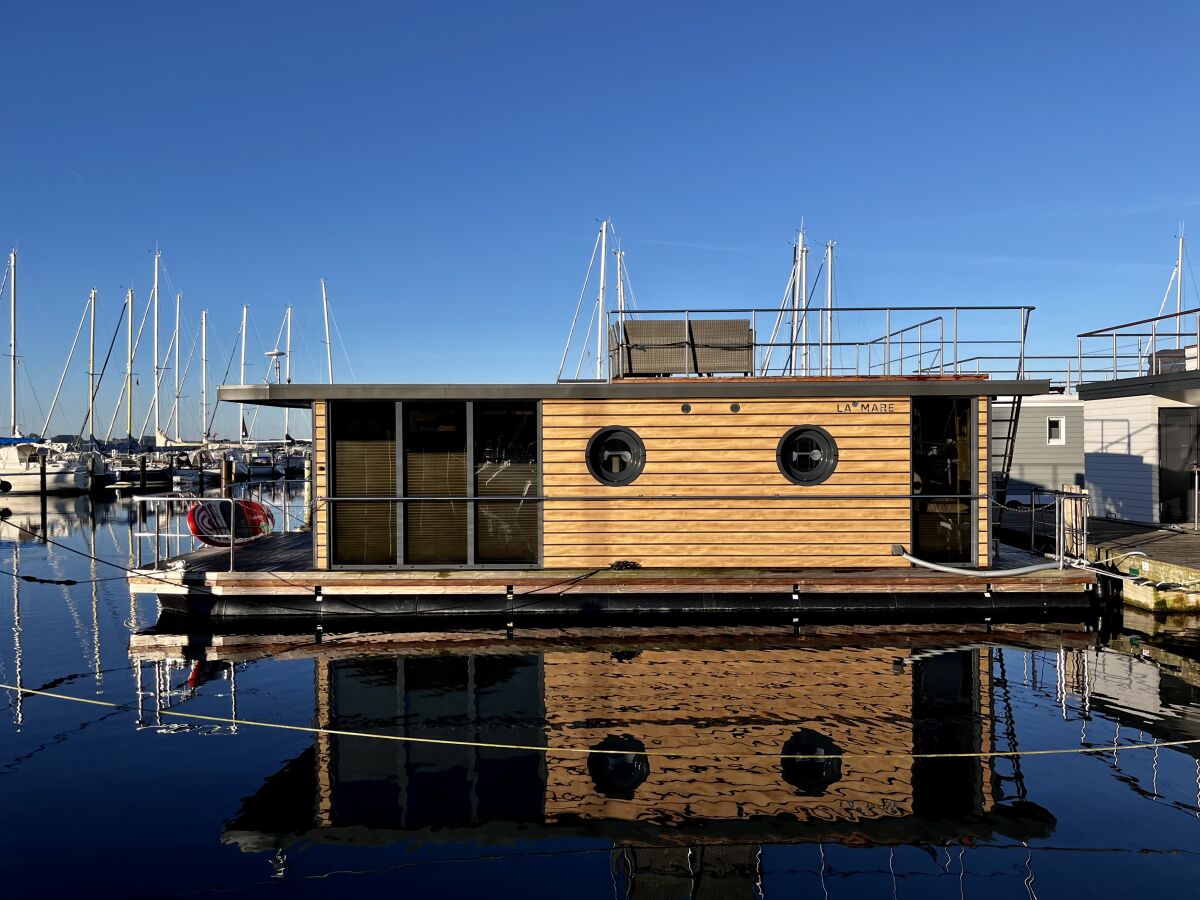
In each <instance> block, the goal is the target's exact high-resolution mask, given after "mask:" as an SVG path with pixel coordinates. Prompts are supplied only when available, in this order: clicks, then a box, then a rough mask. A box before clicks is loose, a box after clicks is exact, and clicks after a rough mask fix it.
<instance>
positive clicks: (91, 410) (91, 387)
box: [88, 288, 96, 450]
mask: <svg viewBox="0 0 1200 900" xmlns="http://www.w3.org/2000/svg"><path fill="white" fill-rule="evenodd" d="M90 305H91V317H92V322H91V328H90V334H89V337H88V446H90V447H91V448H92V449H93V450H95V449H96V421H95V419H94V418H93V416H94V415H95V412H96V289H95V288H92V300H91V304H90Z"/></svg>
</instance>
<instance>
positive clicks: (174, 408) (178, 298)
mask: <svg viewBox="0 0 1200 900" xmlns="http://www.w3.org/2000/svg"><path fill="white" fill-rule="evenodd" d="M182 302H183V294H178V293H177V294H176V295H175V402H174V403H173V404H172V406H171V414H172V415H173V416H174V417H175V443H177V444H178V443H179V419H180V415H179V305H180V304H181V303H182Z"/></svg>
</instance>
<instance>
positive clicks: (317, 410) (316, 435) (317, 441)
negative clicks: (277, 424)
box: [312, 400, 329, 570]
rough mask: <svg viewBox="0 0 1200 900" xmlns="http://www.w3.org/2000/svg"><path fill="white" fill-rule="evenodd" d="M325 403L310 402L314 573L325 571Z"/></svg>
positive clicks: (327, 493)
mask: <svg viewBox="0 0 1200 900" xmlns="http://www.w3.org/2000/svg"><path fill="white" fill-rule="evenodd" d="M328 406H329V405H328V404H327V403H326V402H325V401H324V400H318V401H316V402H314V403H313V409H312V413H313V496H314V498H315V499H316V509H315V511H314V513H313V556H314V557H315V558H314V560H313V567H314V568H315V569H317V570H323V569H328V568H329V504H328V503H325V502H324V501H323V500H322V498H324V497H328V496H329V443H328V442H329V417H328Z"/></svg>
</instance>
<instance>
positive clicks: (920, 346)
mask: <svg viewBox="0 0 1200 900" xmlns="http://www.w3.org/2000/svg"><path fill="white" fill-rule="evenodd" d="M924 337H925V323H924V322H922V323H921V324H920V325H918V326H917V374H918V375H920V374H922V372H923V370H924V363H925V360H924V354H925V349H924V341H923V338H924Z"/></svg>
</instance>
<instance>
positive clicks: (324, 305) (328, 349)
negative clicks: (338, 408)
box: [321, 278, 333, 384]
mask: <svg viewBox="0 0 1200 900" xmlns="http://www.w3.org/2000/svg"><path fill="white" fill-rule="evenodd" d="M321 309H322V310H324V312H325V362H326V363H327V364H328V365H329V383H330V384H333V344H332V343H331V342H330V340H329V294H328V293H326V291H325V279H324V278H322V279H321Z"/></svg>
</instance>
